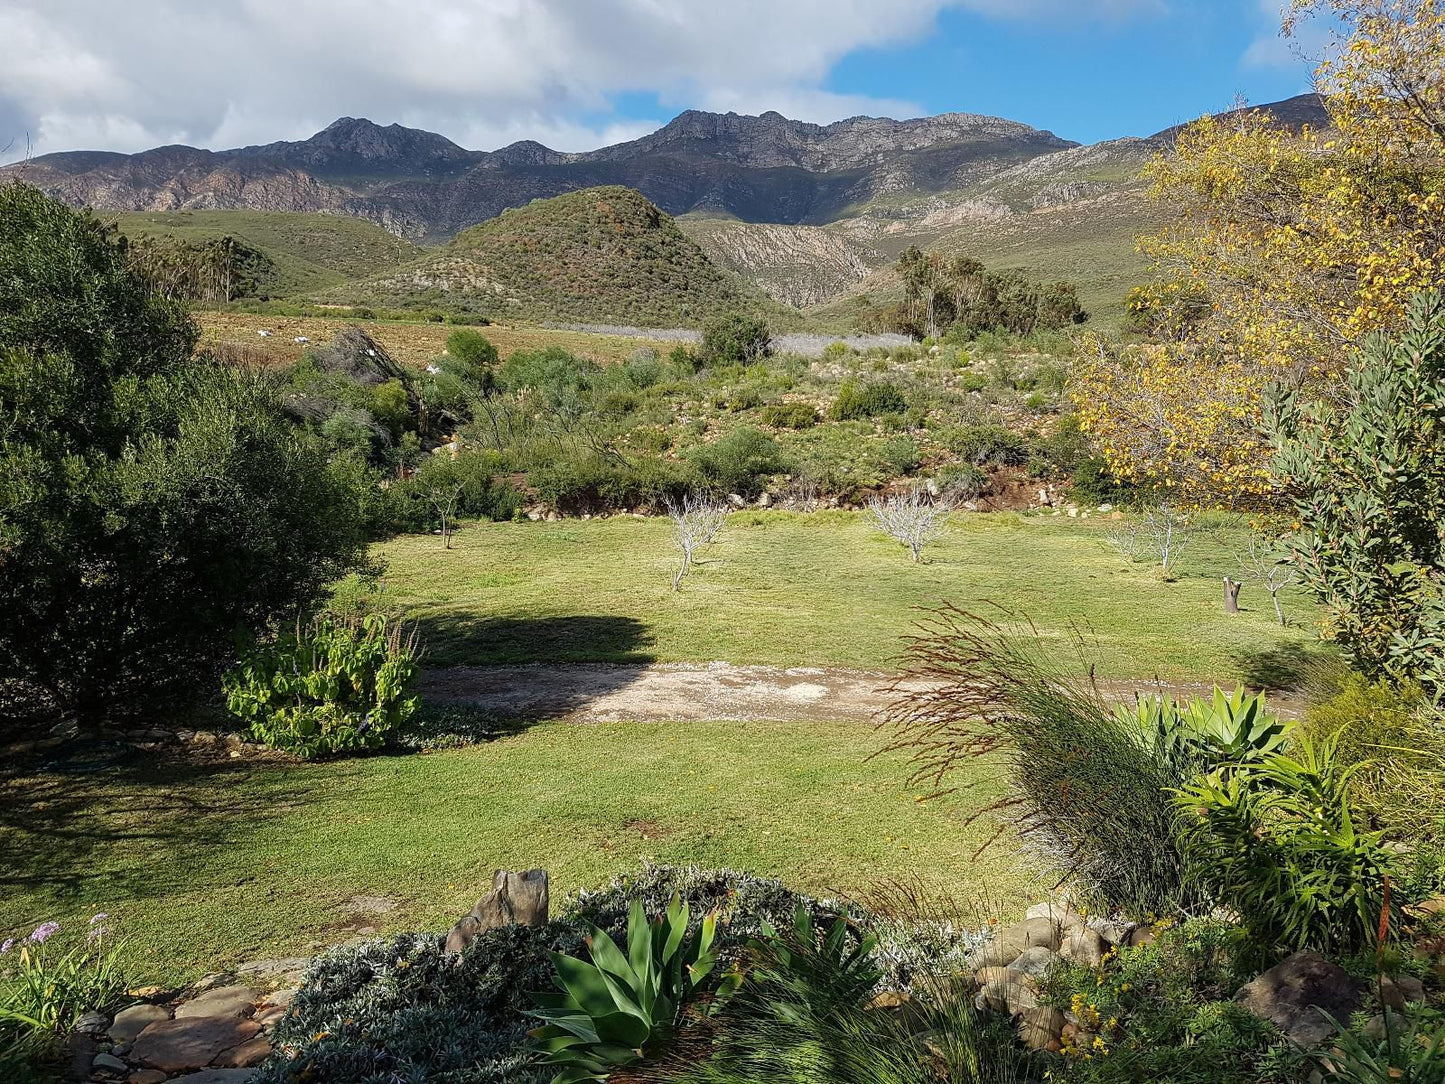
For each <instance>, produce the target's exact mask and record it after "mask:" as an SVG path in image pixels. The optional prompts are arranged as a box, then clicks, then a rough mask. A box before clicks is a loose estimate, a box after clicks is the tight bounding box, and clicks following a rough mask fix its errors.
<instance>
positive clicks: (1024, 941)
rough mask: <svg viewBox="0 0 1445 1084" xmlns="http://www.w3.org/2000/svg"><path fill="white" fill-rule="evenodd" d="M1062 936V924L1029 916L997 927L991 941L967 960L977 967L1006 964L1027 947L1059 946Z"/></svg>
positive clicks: (971, 965)
mask: <svg viewBox="0 0 1445 1084" xmlns="http://www.w3.org/2000/svg"><path fill="white" fill-rule="evenodd" d="M1059 940H1060V939H1059V928H1058V926H1056V925H1055V924H1054V923H1053V922H1052V921H1051V920H1050V919H1047V918H1026V919H1024V920H1023V921H1022V922H1016V923H1014V924H1013V925H1012V926H1004V927H1002V928H1000V929H998V930H996V931H994V935H993V939H992V940H991V941H989V942H987V943H986V944H984V945H982V946H980V947H979V948H977V949H975V950H974V951H973V953H972V954H970V956H969V960H968V964H969V966H970V967H972V968H973V969H974V970H975V971H977V970H978V969H979V968H981V967H1007V966H1008V965H1009V964H1011V963H1013V962H1014V961H1015V960H1017V959H1018V958H1019V956H1020V955H1021V954H1022V953H1023V951H1024V950H1025V949H1030V948H1046V949H1057V948H1058V947H1059Z"/></svg>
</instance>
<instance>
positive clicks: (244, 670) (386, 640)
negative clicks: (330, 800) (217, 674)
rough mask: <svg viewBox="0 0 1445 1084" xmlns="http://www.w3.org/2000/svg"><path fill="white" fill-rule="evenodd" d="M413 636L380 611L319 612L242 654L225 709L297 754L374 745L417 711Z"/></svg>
mask: <svg viewBox="0 0 1445 1084" xmlns="http://www.w3.org/2000/svg"><path fill="white" fill-rule="evenodd" d="M417 657H418V652H417V649H416V642H415V637H411V638H407V639H403V637H402V630H401V626H400V625H399V624H394V623H393V624H390V626H389V627H388V622H387V620H386V618H384V617H382V616H381V615H380V614H372V615H371V616H369V617H366V618H363V619H360V620H358V619H354V618H353V619H348V620H340V619H336V618H332V617H327V616H322V617H319V618H317V619H316V620H314V621H312V622H311V623H310V624H307V625H301V624H298V625H297V627H296V631H295V632H294V633H290V634H286V635H283V636H281V637H278V638H277V640H276V641H275V642H273V643H269V644H263V645H258V646H256V647H254V648H252V649H251V650H250V651H248V652H247V653H246V654H245V656H244V657H243V658H242V660H241V662H240V663H239V665H237V666H236V668H235V669H233V670H232V671H231V672H230V673H229V674H228V675H227V676H226V679H225V682H224V683H223V685H224V691H225V694H226V706H227V707H228V708H229V709H230V710H231V711H232V713H234V714H235V715H237V716H239V717H240V718H241V719H243V720H245V721H246V722H247V724H248V725H249V727H250V731H251V734H252V735H253V736H254V737H255V738H256V739H257V740H259V741H261V742H263V743H264V744H266V745H268V746H270V747H272V748H273V749H286V750H289V751H291V752H294V753H297V754H299V755H300V756H303V757H307V758H310V757H315V756H320V755H322V754H325V753H339V752H349V751H353V750H358V749H376V748H379V747H381V746H382V745H385V744H386V742H387V740H388V739H389V738H390V737H391V735H392V733H393V732H394V731H395V730H396V729H397V728H398V727H399V726H401V724H402V723H404V722H405V721H406V720H407V719H408V718H410V717H411V715H412V713H413V712H415V711H416V707H417V698H416V696H415V695H414V694H413V689H414V687H415V684H416V676H417Z"/></svg>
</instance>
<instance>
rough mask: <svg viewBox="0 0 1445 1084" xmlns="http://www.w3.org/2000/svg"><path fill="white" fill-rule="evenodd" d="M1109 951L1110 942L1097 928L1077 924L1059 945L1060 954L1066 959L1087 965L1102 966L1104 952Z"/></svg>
mask: <svg viewBox="0 0 1445 1084" xmlns="http://www.w3.org/2000/svg"><path fill="white" fill-rule="evenodd" d="M1108 951H1109V945H1108V942H1106V941H1105V940H1104V939H1103V937H1101V936H1100V935H1099V932H1098V931H1097V930H1091V929H1089V927H1087V926H1075V927H1073V928H1072V929H1070V930H1069V931H1068V933H1067V935H1066V936H1065V937H1064V942H1063V944H1061V945H1060V946H1059V955H1060V956H1062V957H1063V958H1064V959H1065V960H1072V961H1073V962H1074V963H1078V964H1083V965H1084V966H1085V967H1102V966H1103V963H1104V953H1106V952H1108Z"/></svg>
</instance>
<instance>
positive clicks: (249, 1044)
mask: <svg viewBox="0 0 1445 1084" xmlns="http://www.w3.org/2000/svg"><path fill="white" fill-rule="evenodd" d="M270 1056H271V1043H270V1040H268V1039H267V1038H266V1037H265V1036H263V1035H257V1036H256V1037H255V1038H254V1039H247V1040H246V1041H245V1042H244V1043H242V1044H241V1045H240V1046H233V1047H231V1049H230V1050H223V1051H221V1053H219V1054H217V1055H216V1056H215V1057H214V1058H213V1059H211V1064H212V1065H214V1066H216V1067H217V1068H221V1069H231V1068H235V1069H249V1068H251V1066H253V1065H260V1064H261V1063H262V1062H263V1061H265V1060H266V1059H267V1058H269V1057H270Z"/></svg>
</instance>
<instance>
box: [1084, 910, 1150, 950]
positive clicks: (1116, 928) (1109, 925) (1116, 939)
mask: <svg viewBox="0 0 1445 1084" xmlns="http://www.w3.org/2000/svg"><path fill="white" fill-rule="evenodd" d="M1084 925H1086V926H1088V928H1089V929H1091V930H1093V931H1094V932H1095V933H1097V934H1098V935H1099V936H1100V937H1102V938H1103V939H1104V940H1105V941H1107V942H1108V943H1109V944H1111V945H1127V944H1128V943H1129V935H1130V934H1132V933H1133V932H1134V930H1135V929H1136V928H1137V927H1136V926H1135V924H1134V923H1133V922H1129V921H1127V920H1126V919H1113V918H1100V917H1097V916H1096V917H1094V918H1090V919H1088V920H1086V921H1085V923H1084Z"/></svg>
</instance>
